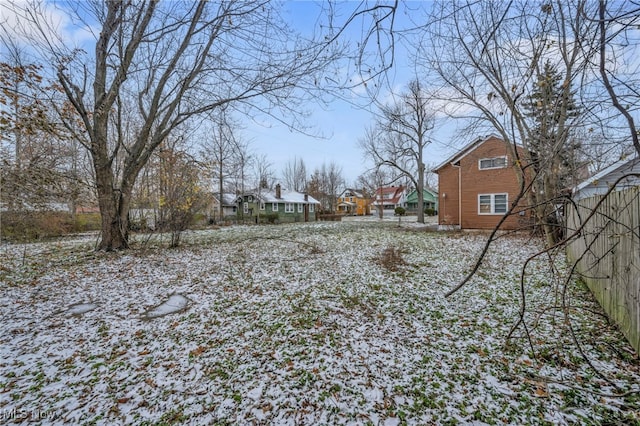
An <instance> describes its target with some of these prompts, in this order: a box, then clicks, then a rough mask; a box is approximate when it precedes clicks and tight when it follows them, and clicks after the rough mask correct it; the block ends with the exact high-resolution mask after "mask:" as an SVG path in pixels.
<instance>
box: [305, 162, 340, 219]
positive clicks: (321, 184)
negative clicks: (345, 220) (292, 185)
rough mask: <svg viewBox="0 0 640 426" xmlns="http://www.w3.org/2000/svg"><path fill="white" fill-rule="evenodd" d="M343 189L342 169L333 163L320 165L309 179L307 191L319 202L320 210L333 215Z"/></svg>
mask: <svg viewBox="0 0 640 426" xmlns="http://www.w3.org/2000/svg"><path fill="white" fill-rule="evenodd" d="M342 187H344V177H343V175H342V167H341V166H339V165H338V164H336V163H335V162H333V161H332V162H330V163H329V164H326V163H322V166H320V168H318V169H315V170H314V171H313V173H312V175H311V177H310V179H309V184H308V186H307V191H308V192H309V194H311V196H313V197H314V198H315V199H317V200H318V201H320V205H321V206H322V210H324V211H328V212H331V213H334V212H335V211H336V202H337V199H338V195H339V193H340V190H341V188H342Z"/></svg>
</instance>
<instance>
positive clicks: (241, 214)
mask: <svg viewBox="0 0 640 426" xmlns="http://www.w3.org/2000/svg"><path fill="white" fill-rule="evenodd" d="M236 203H237V209H236V210H237V217H238V219H239V220H242V221H244V222H247V221H249V222H253V223H291V222H315V221H316V220H317V212H318V209H319V207H320V202H319V201H318V200H316V199H315V198H313V197H312V196H311V195H309V194H305V193H301V192H297V191H288V190H286V189H283V188H282V187H281V186H280V184H277V185H276V187H275V190H273V191H272V190H268V189H265V188H261V189H258V190H253V191H248V192H245V193H243V194H240V195H238V197H237V198H236Z"/></svg>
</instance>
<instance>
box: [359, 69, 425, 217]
mask: <svg viewBox="0 0 640 426" xmlns="http://www.w3.org/2000/svg"><path fill="white" fill-rule="evenodd" d="M430 100H431V97H430V96H428V95H427V94H426V93H425V91H424V90H423V89H422V87H421V84H420V82H419V80H417V79H416V80H413V81H411V82H410V83H409V85H408V91H407V92H405V93H402V94H401V95H400V97H399V100H398V101H397V102H395V103H392V104H390V105H385V106H382V107H381V117H380V118H379V119H378V120H377V122H376V129H375V130H374V132H375V133H374V134H372V133H371V132H370V133H369V134H368V136H367V137H365V138H363V139H361V140H360V147H361V148H362V150H363V151H364V152H365V154H366V155H368V156H369V157H370V158H372V159H373V161H374V162H375V164H376V166H378V167H379V166H382V165H386V166H389V167H392V168H394V169H396V170H397V171H398V172H400V174H401V175H402V176H403V177H405V178H407V179H408V180H409V181H411V182H412V183H413V186H414V188H415V189H416V192H417V194H418V222H420V223H424V198H423V193H424V182H425V163H424V161H425V158H424V157H425V152H424V151H425V148H426V147H427V145H429V143H430V142H431V141H430V140H429V138H428V134H429V131H431V130H432V129H433V126H434V115H435V114H434V111H433V108H432V107H431V106H430V105H429V103H430Z"/></svg>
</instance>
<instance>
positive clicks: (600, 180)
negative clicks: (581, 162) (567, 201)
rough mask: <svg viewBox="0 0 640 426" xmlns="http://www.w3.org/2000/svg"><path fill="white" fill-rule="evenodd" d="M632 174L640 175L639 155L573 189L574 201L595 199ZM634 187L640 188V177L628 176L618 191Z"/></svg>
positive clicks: (608, 168) (619, 184)
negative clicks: (594, 197)
mask: <svg viewBox="0 0 640 426" xmlns="http://www.w3.org/2000/svg"><path fill="white" fill-rule="evenodd" d="M630 173H636V174H640V156H638V154H635V155H632V156H630V157H627V158H624V159H622V160H620V161H618V162H616V163H614V164H612V165H610V166H609V167H607V168H606V169H604V170H602V171H600V172H599V173H596V174H595V175H593V176H591V177H590V178H589V179H587V180H585V181H584V182H582V183H581V184H579V185H578V186H576V187H575V188H574V189H573V199H574V200H581V199H583V198H589V197H593V196H594V195H603V194H605V193H606V192H607V191H609V188H611V187H612V186H613V185H614V184H615V183H616V181H617V180H618V179H620V178H621V177H622V176H624V175H626V174H630ZM633 186H640V177H638V176H628V177H626V178H624V179H622V180H621V181H620V182H618V184H617V185H616V191H620V190H623V189H626V188H630V187H633Z"/></svg>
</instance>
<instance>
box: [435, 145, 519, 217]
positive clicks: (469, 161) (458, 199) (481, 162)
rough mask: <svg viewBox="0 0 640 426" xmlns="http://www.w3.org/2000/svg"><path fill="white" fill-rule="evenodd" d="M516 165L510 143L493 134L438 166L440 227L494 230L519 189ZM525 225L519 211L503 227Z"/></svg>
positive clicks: (466, 147) (436, 170)
mask: <svg viewBox="0 0 640 426" xmlns="http://www.w3.org/2000/svg"><path fill="white" fill-rule="evenodd" d="M518 152H519V153H522V148H520V147H518ZM521 158H522V156H521ZM514 164H515V159H514V158H513V156H512V154H511V149H510V147H509V145H508V144H507V143H505V142H504V141H503V140H502V139H500V138H499V137H497V136H494V135H491V136H488V137H484V138H480V139H477V140H475V141H473V142H471V143H470V144H468V145H467V146H465V147H464V148H462V149H461V150H460V151H458V152H457V153H456V154H455V155H453V156H452V157H451V158H449V159H448V160H447V161H445V162H443V163H442V164H440V165H439V166H438V167H436V169H435V170H434V172H435V173H437V174H438V201H439V202H438V205H439V208H438V224H439V225H440V227H441V228H443V229H446V228H453V229H493V228H494V227H495V226H496V225H497V224H498V221H500V219H501V218H502V217H503V216H504V214H505V213H506V212H507V210H508V209H509V207H510V206H511V203H512V202H513V200H514V198H515V197H516V196H517V195H518V193H519V192H520V185H519V184H518V177H517V171H516V168H515V167H514ZM523 205H524V200H523ZM526 224H528V221H527V220H526V218H525V217H524V215H523V214H520V213H519V214H515V215H512V216H510V217H509V218H507V219H506V221H505V222H504V223H503V224H502V226H501V229H518V228H522V227H523V226H524V225H526Z"/></svg>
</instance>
